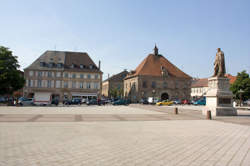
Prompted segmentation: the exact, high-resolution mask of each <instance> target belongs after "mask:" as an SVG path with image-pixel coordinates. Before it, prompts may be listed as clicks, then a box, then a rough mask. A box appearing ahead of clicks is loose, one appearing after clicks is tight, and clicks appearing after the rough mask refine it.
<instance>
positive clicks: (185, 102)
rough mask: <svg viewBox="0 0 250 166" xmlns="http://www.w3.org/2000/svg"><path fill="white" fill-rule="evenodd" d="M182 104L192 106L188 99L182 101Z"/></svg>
mask: <svg viewBox="0 0 250 166" xmlns="http://www.w3.org/2000/svg"><path fill="white" fill-rule="evenodd" d="M181 104H190V102H189V101H188V100H187V99H184V100H182V101H181Z"/></svg>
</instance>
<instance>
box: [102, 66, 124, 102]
mask: <svg viewBox="0 0 250 166" xmlns="http://www.w3.org/2000/svg"><path fill="white" fill-rule="evenodd" d="M127 74H128V71H127V70H124V71H122V72H120V73H118V74H115V75H113V76H111V77H110V78H108V79H106V80H104V81H103V82H102V95H103V96H104V97H108V98H111V97H114V96H112V91H113V92H114V91H116V92H118V93H119V94H117V95H120V94H121V95H122V96H123V87H124V84H123V79H124V78H125V77H126V76H127Z"/></svg>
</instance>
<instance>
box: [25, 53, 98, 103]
mask: <svg viewBox="0 0 250 166" xmlns="http://www.w3.org/2000/svg"><path fill="white" fill-rule="evenodd" d="M67 53H68V52H58V51H57V52H56V54H55V55H54V56H51V51H49V52H45V53H44V54H43V55H42V56H41V57H39V58H38V59H37V60H36V61H35V62H34V63H33V64H32V65H31V66H29V67H28V68H26V69H25V70H24V76H25V79H26V86H25V88H24V93H25V96H29V97H32V96H33V95H34V94H35V93H39V92H45V93H50V95H51V98H53V97H59V99H60V100H61V101H62V100H63V99H64V98H68V99H72V98H73V97H93V96H95V97H98V95H100V92H101V88H102V85H101V80H102V72H101V71H100V70H99V68H98V67H96V65H95V64H94V63H93V62H91V63H89V64H81V62H82V63H83V61H86V59H90V58H89V57H88V55H87V54H86V53H76V54H77V55H79V56H76V57H75V54H74V52H70V54H69V55H67ZM48 55H49V56H50V57H51V59H50V58H48V57H47V56H48ZM52 55H53V54H52ZM65 56H69V57H68V58H65ZM73 57H74V58H76V59H77V58H80V59H79V62H80V64H77V63H76V62H72V63H71V62H70V61H71V60H70V58H73ZM81 58H85V60H81ZM46 59H47V61H46ZM58 59H64V60H66V59H68V62H66V61H62V62H61V63H60V64H59V62H58V61H57V60H58ZM91 61H92V60H91ZM50 64H53V65H51V66H49V65H50ZM70 64H73V65H70ZM83 65H84V68H83ZM90 65H91V67H89V66H90Z"/></svg>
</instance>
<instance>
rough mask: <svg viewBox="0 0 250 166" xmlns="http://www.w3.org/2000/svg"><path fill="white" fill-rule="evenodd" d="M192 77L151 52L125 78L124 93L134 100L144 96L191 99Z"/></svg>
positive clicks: (155, 49) (156, 51) (155, 52)
mask: <svg viewBox="0 0 250 166" xmlns="http://www.w3.org/2000/svg"><path fill="white" fill-rule="evenodd" d="M191 79H192V78H191V77H190V76H189V75H187V74H186V73H184V72H183V71H181V70H180V69H178V68H177V67H176V66H175V65H173V64H172V63H171V62H169V61H168V60H167V59H166V58H165V57H164V56H162V55H160V54H158V48H157V47H156V46H155V48H154V53H153V54H149V55H148V56H147V57H146V58H145V59H144V60H143V61H142V62H141V64H140V65H139V66H138V67H137V68H136V69H135V70H134V71H131V72H130V73H129V74H128V75H127V77H126V78H125V79H124V95H125V97H126V98H129V99H130V100H131V101H133V102H138V101H139V100H140V99H142V98H148V97H154V98H158V99H161V100H166V99H170V100H173V99H190V91H191V87H190V86H191Z"/></svg>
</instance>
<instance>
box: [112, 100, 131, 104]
mask: <svg viewBox="0 0 250 166" xmlns="http://www.w3.org/2000/svg"><path fill="white" fill-rule="evenodd" d="M112 104H113V105H128V104H129V101H128V100H125V99H119V100H116V101H114V102H113V103H112Z"/></svg>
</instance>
